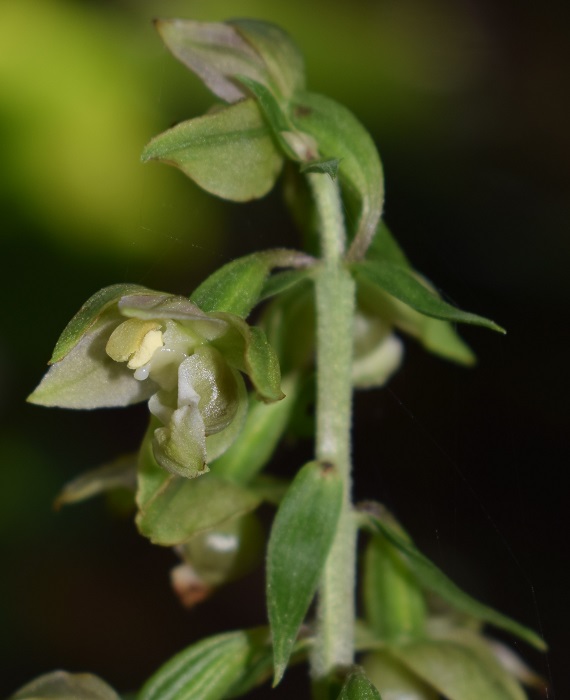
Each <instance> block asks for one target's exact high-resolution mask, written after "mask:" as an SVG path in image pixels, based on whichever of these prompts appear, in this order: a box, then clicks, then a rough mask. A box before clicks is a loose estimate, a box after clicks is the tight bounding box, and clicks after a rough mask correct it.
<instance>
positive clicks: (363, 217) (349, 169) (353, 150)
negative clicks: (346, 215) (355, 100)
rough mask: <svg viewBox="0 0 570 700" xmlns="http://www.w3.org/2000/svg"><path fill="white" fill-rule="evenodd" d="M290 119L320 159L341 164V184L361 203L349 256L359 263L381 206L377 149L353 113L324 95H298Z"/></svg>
mask: <svg viewBox="0 0 570 700" xmlns="http://www.w3.org/2000/svg"><path fill="white" fill-rule="evenodd" d="M290 118H291V121H292V123H293V125H294V126H295V127H296V129H297V130H298V131H300V132H302V133H307V134H309V135H311V136H312V137H313V138H314V139H315V141H316V143H317V147H318V150H319V155H320V157H321V159H323V160H335V159H336V160H339V161H341V162H340V167H339V169H338V173H339V178H340V181H341V183H342V185H343V187H345V188H347V189H348V190H350V192H351V193H352V194H353V195H355V196H356V197H357V198H358V199H359V201H360V218H359V222H358V228H357V232H356V235H355V238H354V241H353V244H352V246H351V249H350V251H349V253H348V254H349V257H350V258H351V259H359V258H360V257H362V256H363V255H364V253H365V252H366V250H367V248H368V246H369V245H370V241H371V240H372V237H373V235H374V232H375V231H376V227H377V225H378V221H379V220H380V215H381V213H382V206H383V202H384V176H383V174H382V165H381V163H380V159H379V157H378V152H377V150H376V146H375V145H374V142H373V141H372V139H371V138H370V135H369V134H368V132H367V131H366V129H365V128H364V127H363V126H362V124H361V123H360V122H359V121H358V120H357V119H356V117H355V116H354V115H353V114H352V112H350V111H349V110H348V109H346V107H343V106H342V105H340V104H338V103H337V102H335V101H334V100H331V99H330V98H328V97H324V96H323V95H317V94H315V93H303V94H301V95H299V96H298V97H297V98H296V99H295V100H294V102H293V104H292V106H291V113H290Z"/></svg>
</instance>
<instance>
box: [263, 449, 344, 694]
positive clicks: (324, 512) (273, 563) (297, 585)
mask: <svg viewBox="0 0 570 700" xmlns="http://www.w3.org/2000/svg"><path fill="white" fill-rule="evenodd" d="M342 493H343V486H342V480H341V478H340V475H339V474H338V471H337V470H336V469H335V468H334V467H333V466H331V465H325V464H320V463H319V462H310V463H309V464H306V465H305V466H304V467H303V468H302V469H301V470H300V471H299V472H298V474H297V476H296V477H295V479H294V480H293V483H292V484H291V486H290V488H289V491H288V492H287V494H286V496H285V498H284V499H283V501H282V503H281V506H280V507H279V510H278V511H277V515H276V517H275V521H274V523H273V527H272V529H271V536H270V538H269V546H268V551H267V605H268V610H269V621H270V623H271V632H272V635H273V648H274V666H275V684H277V683H278V682H279V681H280V680H281V677H282V676H283V673H284V672H285V668H286V666H287V662H288V660H289V656H290V654H291V650H292V648H293V645H294V643H295V639H296V638H297V633H298V631H299V628H300V626H301V623H302V622H303V619H304V617H305V615H306V614H307V610H308V608H309V605H310V603H311V600H312V599H313V596H314V595H315V591H316V589H317V585H318V582H319V579H320V576H321V572H322V569H323V566H324V564H325V561H326V558H327V555H328V552H329V549H330V546H331V544H332V541H333V538H334V536H335V532H336V527H337V523H338V518H339V515H340V511H341V506H342Z"/></svg>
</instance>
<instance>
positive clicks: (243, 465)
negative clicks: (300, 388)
mask: <svg viewBox="0 0 570 700" xmlns="http://www.w3.org/2000/svg"><path fill="white" fill-rule="evenodd" d="M282 388H283V391H284V393H285V398H284V399H282V400H281V401H275V402H273V403H262V402H260V401H258V400H257V399H255V398H253V397H251V399H250V405H249V410H248V413H247V418H246V421H245V425H244V427H243V430H242V431H241V433H240V434H239V436H238V438H237V439H236V441H235V442H234V443H233V444H232V445H231V447H230V448H229V449H228V450H227V451H226V452H224V454H223V455H222V456H221V457H219V458H218V459H216V460H215V462H214V463H213V464H212V465H211V468H212V472H213V473H214V474H216V476H221V477H223V478H225V479H229V480H230V481H235V482H236V483H240V484H247V483H248V482H249V480H250V479H252V478H253V477H254V476H255V475H256V474H257V473H258V472H259V471H261V469H263V467H264V466H265V465H266V464H267V462H269V460H270V459H271V456H272V455H273V452H274V451H275V448H276V447H277V445H278V443H279V441H280V440H281V438H282V436H283V433H284V432H285V429H286V428H287V424H288V423H289V419H290V417H291V412H292V410H293V407H294V405H295V399H296V396H297V382H296V381H295V379H293V378H291V377H289V378H287V379H286V380H284V381H283V384H282Z"/></svg>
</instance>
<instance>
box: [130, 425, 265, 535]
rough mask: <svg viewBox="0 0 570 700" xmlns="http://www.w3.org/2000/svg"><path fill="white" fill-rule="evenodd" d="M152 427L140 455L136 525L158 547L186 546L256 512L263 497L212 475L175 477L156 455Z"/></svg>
mask: <svg viewBox="0 0 570 700" xmlns="http://www.w3.org/2000/svg"><path fill="white" fill-rule="evenodd" d="M152 433H153V430H152V426H151V428H150V429H149V431H148V432H147V435H146V436H145V439H144V441H143V444H142V447H141V451H140V454H139V471H138V490H137V505H138V513H137V516H136V524H137V527H138V529H139V531H140V533H141V534H142V535H144V536H145V537H147V538H148V539H150V541H151V542H153V543H154V544H159V545H163V546H174V545H177V544H183V543H184V542H186V541H187V540H189V539H190V538H191V537H192V536H193V535H195V534H196V533H198V532H202V531H203V530H207V529H209V528H212V527H215V526H216V525H219V524H220V523H224V522H226V521H227V520H230V519H231V518H234V517H236V516H238V515H243V514H245V513H248V512H250V511H252V510H254V509H255V508H256V507H257V506H258V505H259V503H260V502H261V499H260V497H259V496H258V495H257V494H255V493H254V492H252V491H249V490H247V489H245V488H243V487H241V486H238V485H237V484H234V483H232V482H230V481H227V480H226V479H222V478H220V477H216V476H214V475H212V474H208V475H205V476H202V477H201V478H199V479H186V478H183V477H179V476H173V475H172V474H169V473H168V472H166V471H165V470H164V469H162V468H161V467H159V466H158V464H157V463H156V460H155V458H154V455H153V453H152Z"/></svg>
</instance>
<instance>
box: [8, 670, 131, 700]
mask: <svg viewBox="0 0 570 700" xmlns="http://www.w3.org/2000/svg"><path fill="white" fill-rule="evenodd" d="M9 700H119V696H118V695H117V693H116V692H115V691H114V690H113V689H112V688H111V687H110V686H108V685H107V684H106V683H105V682H104V681H102V680H101V679H100V678H98V677H97V676H93V675H91V674H90V673H67V672H66V671H54V672H53V673H46V674H45V675H43V676H40V677H39V678H36V679H35V680H33V681H31V683H27V684H26V685H25V686H24V687H23V688H20V690H18V691H17V692H16V693H14V695H12V696H11V697H10V699H9Z"/></svg>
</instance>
